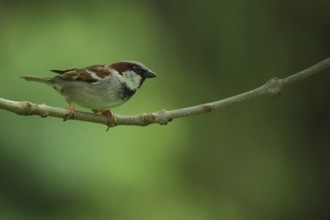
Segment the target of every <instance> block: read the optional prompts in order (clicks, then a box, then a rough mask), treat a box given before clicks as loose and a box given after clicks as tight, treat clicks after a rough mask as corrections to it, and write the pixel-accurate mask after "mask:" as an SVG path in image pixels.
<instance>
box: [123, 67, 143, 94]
mask: <svg viewBox="0 0 330 220" xmlns="http://www.w3.org/2000/svg"><path fill="white" fill-rule="evenodd" d="M123 78H124V79H123V81H124V82H125V83H126V84H127V86H128V87H129V88H130V89H132V90H136V89H137V88H139V87H140V84H141V80H142V77H141V76H140V75H137V74H136V73H135V72H134V71H125V72H123Z"/></svg>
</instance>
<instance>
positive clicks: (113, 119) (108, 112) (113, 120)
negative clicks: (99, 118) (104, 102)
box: [93, 110, 117, 131]
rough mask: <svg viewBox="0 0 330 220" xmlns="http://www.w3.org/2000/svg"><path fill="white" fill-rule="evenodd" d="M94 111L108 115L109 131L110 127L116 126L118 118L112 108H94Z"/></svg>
mask: <svg viewBox="0 0 330 220" xmlns="http://www.w3.org/2000/svg"><path fill="white" fill-rule="evenodd" d="M93 112H95V113H97V114H98V113H99V114H102V115H105V116H107V117H108V122H107V125H108V128H107V131H108V130H109V128H110V127H114V126H116V124H117V119H116V117H115V115H114V113H113V112H112V111H111V110H93Z"/></svg>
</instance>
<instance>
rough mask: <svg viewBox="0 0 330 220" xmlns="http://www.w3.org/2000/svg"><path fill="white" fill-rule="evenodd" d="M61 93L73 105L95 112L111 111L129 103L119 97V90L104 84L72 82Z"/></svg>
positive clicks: (64, 86)
mask: <svg viewBox="0 0 330 220" xmlns="http://www.w3.org/2000/svg"><path fill="white" fill-rule="evenodd" d="M82 84H83V85H82ZM60 92H61V94H62V95H64V96H67V97H69V99H70V100H71V101H72V102H73V103H76V104H77V105H80V106H82V107H85V108H89V109H93V110H96V109H110V108H113V107H116V106H119V105H121V104H123V103H124V102H126V101H127V99H126V100H124V99H121V98H120V97H119V96H118V88H114V87H112V88H111V87H109V85H103V84H91V83H85V82H79V81H77V82H75V83H72V82H71V83H70V85H63V87H62V88H61V91H60Z"/></svg>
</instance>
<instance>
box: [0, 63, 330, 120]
mask: <svg viewBox="0 0 330 220" xmlns="http://www.w3.org/2000/svg"><path fill="white" fill-rule="evenodd" d="M329 67H330V57H329V58H327V59H325V60H323V61H321V62H319V63H317V64H315V65H313V66H311V67H309V68H307V69H305V70H302V71H300V72H298V73H296V74H293V75H291V76H288V77H286V78H283V79H278V78H273V79H271V80H269V81H268V82H266V83H265V84H264V85H262V86H260V87H258V88H256V89H253V90H250V91H248V92H245V93H241V94H239V95H235V96H232V97H229V98H226V99H222V100H219V101H215V102H210V103H205V104H201V105H196V106H191V107H186V108H180V109H175V110H170V111H167V110H165V109H162V110H160V111H157V112H154V113H144V114H138V115H132V116H122V115H118V114H114V116H115V119H116V121H117V123H116V125H137V126H146V125H149V124H155V123H156V124H157V123H158V124H161V125H165V124H167V123H168V122H170V121H172V120H173V119H175V118H181V117H188V116H192V115H198V114H204V113H209V112H212V111H214V110H216V109H221V108H224V107H226V106H230V105H234V104H237V103H241V102H245V101H248V100H250V99H253V98H256V97H260V96H277V95H279V94H280V93H281V91H282V89H283V87H285V86H288V85H291V84H293V83H296V82H299V81H301V80H303V79H305V78H307V77H309V76H312V75H314V74H316V73H319V72H321V71H322V70H324V69H327V68H329ZM0 108H1V109H4V110H7V111H10V112H14V113H17V114H19V115H40V116H41V117H47V116H51V117H57V118H62V119H63V118H65V117H66V116H67V114H68V109H64V108H57V107H51V106H47V105H45V104H35V103H32V102H29V101H20V102H17V101H11V100H7V99H3V98H0ZM70 120H80V121H87V122H94V123H100V124H105V125H107V123H108V118H107V117H106V116H104V115H99V114H95V113H87V112H80V111H76V112H75V115H74V118H70ZM116 125H115V126H116Z"/></svg>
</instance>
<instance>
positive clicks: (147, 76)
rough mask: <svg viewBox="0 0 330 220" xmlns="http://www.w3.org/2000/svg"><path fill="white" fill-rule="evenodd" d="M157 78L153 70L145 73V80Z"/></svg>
mask: <svg viewBox="0 0 330 220" xmlns="http://www.w3.org/2000/svg"><path fill="white" fill-rule="evenodd" d="M156 76H157V75H156V74H155V73H153V72H152V71H151V70H148V71H146V72H144V73H143V77H144V78H154V77H156Z"/></svg>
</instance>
